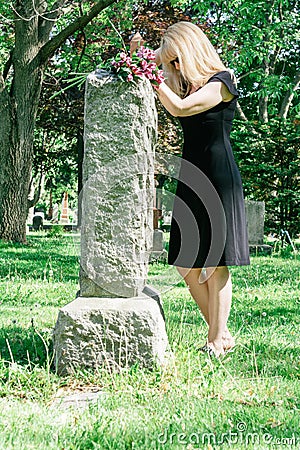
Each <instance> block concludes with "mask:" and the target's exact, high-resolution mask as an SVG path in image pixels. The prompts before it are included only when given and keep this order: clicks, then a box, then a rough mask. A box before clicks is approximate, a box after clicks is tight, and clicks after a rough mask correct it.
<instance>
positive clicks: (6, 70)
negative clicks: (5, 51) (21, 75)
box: [3, 50, 14, 80]
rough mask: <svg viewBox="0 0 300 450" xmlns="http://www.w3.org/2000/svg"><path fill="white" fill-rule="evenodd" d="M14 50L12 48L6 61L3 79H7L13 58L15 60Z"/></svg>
mask: <svg viewBox="0 0 300 450" xmlns="http://www.w3.org/2000/svg"><path fill="white" fill-rule="evenodd" d="M13 51H14V50H11V52H10V54H9V58H8V60H7V61H6V63H5V66H4V69H3V79H4V80H6V78H7V75H8V72H9V69H10V68H11V65H12V60H13Z"/></svg>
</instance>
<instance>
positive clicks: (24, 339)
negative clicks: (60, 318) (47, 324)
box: [0, 325, 53, 367]
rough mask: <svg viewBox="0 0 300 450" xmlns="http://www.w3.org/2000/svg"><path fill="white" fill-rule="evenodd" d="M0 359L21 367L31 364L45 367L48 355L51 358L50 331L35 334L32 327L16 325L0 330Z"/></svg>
mask: <svg viewBox="0 0 300 450" xmlns="http://www.w3.org/2000/svg"><path fill="white" fill-rule="evenodd" d="M0 353H1V359H2V360H4V361H7V362H15V363H18V364H20V365H23V366H30V365H31V364H32V365H34V366H36V365H38V366H40V367H45V365H46V364H47V362H48V361H47V358H48V355H49V357H50V358H51V355H52V353H53V343H52V336H51V332H50V330H49V331H47V332H45V331H38V333H37V332H36V330H35V328H34V327H29V328H22V327H19V326H16V325H13V326H9V327H2V328H1V329H0Z"/></svg>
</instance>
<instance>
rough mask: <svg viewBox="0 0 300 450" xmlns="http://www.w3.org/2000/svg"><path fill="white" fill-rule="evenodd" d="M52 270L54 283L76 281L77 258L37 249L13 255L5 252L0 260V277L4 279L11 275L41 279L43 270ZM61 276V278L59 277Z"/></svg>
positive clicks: (10, 252) (77, 270)
mask: <svg viewBox="0 0 300 450" xmlns="http://www.w3.org/2000/svg"><path fill="white" fill-rule="evenodd" d="M45 269H46V270H49V269H52V270H53V280H54V281H62V278H63V280H64V281H72V280H77V279H78V272H79V258H78V257H77V256H69V255H62V254H59V253H53V250H52V252H51V255H50V254H49V251H47V250H44V251H43V250H41V249H39V251H38V252H36V253H34V252H32V250H31V249H28V251H24V249H23V251H22V253H15V252H13V251H7V250H6V251H5V257H4V258H3V257H2V258H1V259H0V277H1V278H5V277H9V276H11V275H15V276H16V275H17V276H18V277H21V278H25V279H26V280H27V279H29V278H32V279H41V278H43V276H44V270H45ZM61 274H63V277H61Z"/></svg>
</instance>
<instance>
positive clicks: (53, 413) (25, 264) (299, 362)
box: [0, 233, 300, 450]
mask: <svg viewBox="0 0 300 450" xmlns="http://www.w3.org/2000/svg"><path fill="white" fill-rule="evenodd" d="M78 257H79V236H78V235H76V234H74V235H71V234H69V235H64V236H59V237H55V236H54V237H47V236H46V235H45V234H43V233H36V234H35V235H31V236H29V238H28V245H26V246H24V245H12V244H8V243H1V242H0V302H1V317H0V324H1V329H0V408H1V411H2V414H1V416H0V449H17V450H21V449H26V450H27V449H38V450H44V449H45V450H46V449H47V450H48V449H56V450H58V449H59V450H63V449H67V450H71V449H82V450H83V449H118V450H119V449H120V450H123V449H124V450H125V449H138V450H150V449H167V450H168V449H189V450H191V449H219V448H222V449H227V448H228V449H229V448H236V449H246V448H247V449H269V448H276V449H280V448H282V449H288V448H291V449H296V448H299V447H300V434H299V429H300V419H299V417H300V415H299V408H300V387H299V384H300V383H299V374H300V353H299V330H300V329H299V305H300V279H299V272H300V271H299V268H300V257H299V255H298V256H296V255H294V254H293V253H292V252H291V251H290V250H289V249H288V248H287V249H284V250H282V249H281V248H280V246H277V247H276V252H275V253H273V255H272V256H269V257H264V256H256V257H252V259H251V266H247V267H238V268H232V269H231V273H232V277H233V285H234V296H233V306H232V312H231V316H230V321H229V328H230V330H231V332H232V333H233V334H234V335H235V336H236V339H237V346H236V348H235V351H234V352H232V353H229V354H227V355H226V356H225V357H224V358H221V359H220V360H217V361H212V360H211V359H210V358H209V357H208V356H206V355H204V354H202V353H199V351H197V345H199V344H201V343H204V339H205V336H206V325H205V324H204V322H203V320H202V319H201V317H200V315H199V312H198V310H197V306H196V305H195V303H194V302H193V300H192V299H191V298H190V295H189V292H188V290H187V288H186V287H185V285H184V283H183V282H182V281H181V280H180V278H179V277H178V275H177V274H176V271H175V270H174V268H170V267H169V266H167V265H165V264H163V263H158V262H157V263H153V264H152V265H151V266H150V271H149V284H150V285H153V286H155V287H157V288H159V289H160V291H161V292H162V302H163V306H164V310H165V315H166V328H167V334H168V337H169V343H170V350H171V351H172V354H173V357H172V358H170V361H169V364H167V365H166V366H164V367H162V368H156V369H155V370H152V371H149V370H145V369H141V368H139V367H136V366H135V367H132V368H130V369H128V370H124V371H122V372H119V373H110V372H109V371H107V370H106V369H105V368H99V370H97V371H95V372H94V373H91V372H78V373H76V374H75V375H74V376H69V377H59V376H58V375H56V374H55V371H54V370H53V366H52V343H51V333H52V328H53V326H54V324H55V322H56V319H57V314H58V310H59V308H60V307H61V306H63V305H65V304H66V303H68V302H70V301H72V300H73V299H74V298H75V296H76V292H77V291H78V288H79V286H78V270H79V263H78V259H79V258H78ZM97 389H98V390H99V392H101V395H99V399H98V401H97V402H91V403H90V404H89V405H88V407H86V408H85V409H79V408H76V407H70V408H66V407H65V406H64V405H63V404H62V405H61V406H60V404H59V402H57V401H56V400H55V399H56V397H57V396H59V395H61V394H65V395H67V394H70V393H72V392H83V391H88V390H97Z"/></svg>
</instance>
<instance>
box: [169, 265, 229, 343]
mask: <svg viewBox="0 0 300 450" xmlns="http://www.w3.org/2000/svg"><path fill="white" fill-rule="evenodd" d="M177 270H178V272H179V273H180V275H181V276H182V277H183V278H184V280H185V282H186V284H187V285H188V287H189V291H190V293H191V295H192V297H193V299H194V300H195V302H196V303H197V305H198V307H199V309H200V311H201V313H202V315H203V317H204V319H205V321H206V323H207V324H208V325H209V324H210V321H209V291H208V282H207V281H204V280H202V281H201V282H199V280H200V276H201V273H202V269H198V268H197V269H187V268H183V267H177ZM210 274H211V273H210ZM222 340H223V349H224V350H229V349H230V348H232V347H233V346H234V338H233V337H232V336H231V334H230V332H229V330H228V328H227V325H226V327H225V330H224V333H223V336H222Z"/></svg>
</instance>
